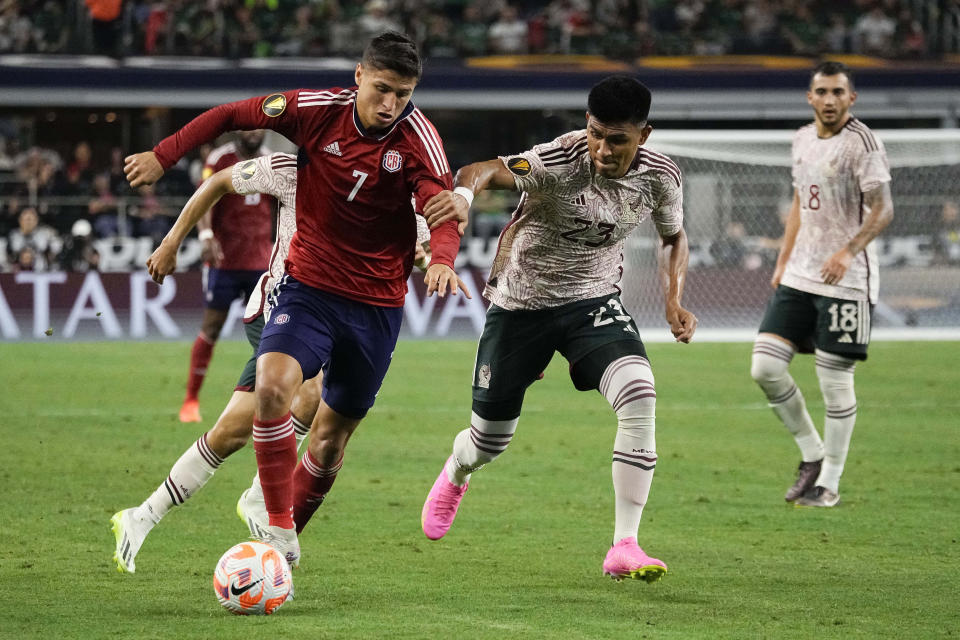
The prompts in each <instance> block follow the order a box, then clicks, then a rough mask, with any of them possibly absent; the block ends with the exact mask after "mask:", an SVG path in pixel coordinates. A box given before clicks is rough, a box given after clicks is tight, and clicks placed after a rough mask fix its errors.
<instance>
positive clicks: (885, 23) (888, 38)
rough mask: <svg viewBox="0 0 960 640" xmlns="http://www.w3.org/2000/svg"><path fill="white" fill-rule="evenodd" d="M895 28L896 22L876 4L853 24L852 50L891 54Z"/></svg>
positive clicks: (892, 52) (873, 53) (893, 49)
mask: <svg viewBox="0 0 960 640" xmlns="http://www.w3.org/2000/svg"><path fill="white" fill-rule="evenodd" d="M896 30H897V23H896V22H894V20H893V18H891V17H890V16H888V15H887V14H886V13H884V11H883V6H881V5H879V4H877V5H875V6H874V7H873V8H872V9H871V10H870V11H869V13H867V14H866V15H863V16H861V17H860V19H859V20H857V22H856V24H855V25H854V26H853V42H854V50H855V51H856V52H857V53H865V54H867V55H872V56H883V55H887V56H890V55H893V54H894V53H895V51H896V49H895V48H894V47H893V34H894V33H895V32H896Z"/></svg>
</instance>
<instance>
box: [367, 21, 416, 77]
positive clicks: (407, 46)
mask: <svg viewBox="0 0 960 640" xmlns="http://www.w3.org/2000/svg"><path fill="white" fill-rule="evenodd" d="M361 64H363V66H364V67H371V68H374V69H387V70H389V71H394V72H396V73H397V75H400V76H402V77H404V78H416V79H417V80H418V81H419V80H420V74H421V73H422V72H423V64H422V63H421V62H420V53H419V52H418V51H417V45H416V43H415V42H414V41H413V40H411V39H410V38H408V37H407V36H405V35H404V34H402V33H400V32H398V31H384V32H383V33H381V34H380V35H378V36H377V37H375V38H374V39H373V40H371V41H370V44H368V45H367V48H366V49H364V50H363V58H362V60H361Z"/></svg>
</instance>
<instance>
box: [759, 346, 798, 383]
mask: <svg viewBox="0 0 960 640" xmlns="http://www.w3.org/2000/svg"><path fill="white" fill-rule="evenodd" d="M789 364H790V363H789V362H787V361H786V360H782V359H780V358H777V357H774V356H770V355H767V354H765V353H757V352H756V351H754V352H753V357H752V358H751V360H750V377H751V378H753V380H754V382H756V383H757V384H759V385H760V386H761V387H762V386H764V385H769V384H775V383H777V382H780V381H781V380H783V378H784V376H785V375H786V373H787V366H788V365H789Z"/></svg>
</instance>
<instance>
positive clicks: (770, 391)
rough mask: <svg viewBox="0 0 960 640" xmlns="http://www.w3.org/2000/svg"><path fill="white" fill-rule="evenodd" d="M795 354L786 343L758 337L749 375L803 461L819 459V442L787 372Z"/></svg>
mask: <svg viewBox="0 0 960 640" xmlns="http://www.w3.org/2000/svg"><path fill="white" fill-rule="evenodd" d="M794 353H796V352H795V351H794V349H793V347H791V346H790V345H789V344H787V343H786V342H783V341H782V340H777V339H776V338H770V337H767V336H758V337H757V340H756V342H754V344H753V360H752V363H751V366H750V375H751V376H752V377H753V379H754V380H755V381H756V382H757V384H758V385H760V388H761V389H763V392H764V394H765V395H766V396H767V401H768V402H769V403H770V408H771V409H773V412H774V413H775V414H776V415H777V417H778V418H780V421H781V422H782V423H783V425H784V426H785V427H786V428H787V430H788V431H789V432H790V433H792V434H793V438H794V440H796V442H797V446H798V447H800V454H801V456H802V458H803V461H804V462H813V461H814V460H821V459H822V458H823V455H824V452H823V441H822V440H821V439H820V434H819V433H817V429H816V427H814V426H813V420H811V419H810V413H809V412H808V411H807V404H806V402H804V400H803V394H802V393H801V392H800V388H799V387H797V385H796V383H795V382H794V381H793V378H792V377H791V376H790V374H789V373H788V372H787V366H788V365H789V364H790V361H791V360H792V359H793V355H794Z"/></svg>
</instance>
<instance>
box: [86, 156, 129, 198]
mask: <svg viewBox="0 0 960 640" xmlns="http://www.w3.org/2000/svg"><path fill="white" fill-rule="evenodd" d="M124 156H125V154H124V153H123V149H121V148H120V147H112V148H111V149H110V168H109V169H108V170H107V177H108V180H109V181H110V191H111V192H112V193H113V194H114V195H120V194H124V193H127V190H128V187H127V177H126V175H124V173H123V159H124ZM94 186H96V185H94Z"/></svg>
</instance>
